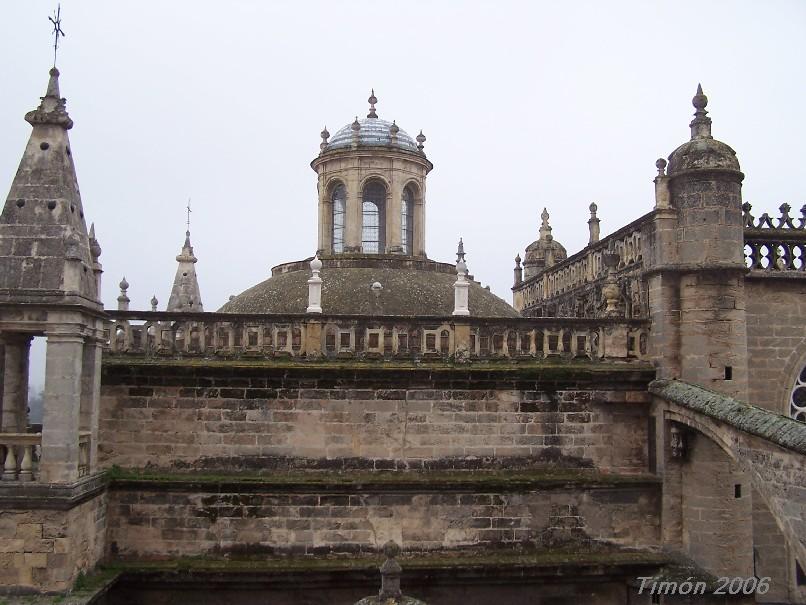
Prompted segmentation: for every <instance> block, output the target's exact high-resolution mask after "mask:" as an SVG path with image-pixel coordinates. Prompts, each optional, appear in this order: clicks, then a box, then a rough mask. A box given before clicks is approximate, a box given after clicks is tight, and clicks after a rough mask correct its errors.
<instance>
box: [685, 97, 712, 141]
mask: <svg viewBox="0 0 806 605" xmlns="http://www.w3.org/2000/svg"><path fill="white" fill-rule="evenodd" d="M691 104H692V105H694V109H695V110H696V111H695V112H694V119H693V120H692V121H691V124H689V126H690V127H691V140H692V141H693V140H694V139H710V138H712V137H711V118H709V117H708V112H707V111H706V110H705V108H706V107H707V106H708V97H706V96H705V94H704V93H703V92H702V85H701V84H697V94H696V95H694V98H693V99H691Z"/></svg>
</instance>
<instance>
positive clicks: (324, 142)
mask: <svg viewBox="0 0 806 605" xmlns="http://www.w3.org/2000/svg"><path fill="white" fill-rule="evenodd" d="M319 136H320V137H322V142H321V143H319V149H321V150H322V151H324V149H325V147H327V140H328V138H330V133H329V132H328V131H327V126H325V128H324V129H323V130H322V132H320V133H319Z"/></svg>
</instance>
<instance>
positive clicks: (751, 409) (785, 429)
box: [649, 380, 806, 454]
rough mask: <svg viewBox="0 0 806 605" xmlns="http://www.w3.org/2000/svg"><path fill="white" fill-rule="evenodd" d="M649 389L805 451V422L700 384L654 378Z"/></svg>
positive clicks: (785, 446) (773, 441)
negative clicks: (744, 401)
mask: <svg viewBox="0 0 806 605" xmlns="http://www.w3.org/2000/svg"><path fill="white" fill-rule="evenodd" d="M649 392H650V393H652V394H653V395H657V396H658V397H660V398H662V399H666V400H667V401H670V402H672V403H676V404H678V405H681V406H683V407H684V408H688V409H691V410H694V411H697V412H700V413H701V414H705V415H706V416H708V417H710V418H713V419H715V420H719V421H720V422H724V423H725V424H728V425H730V426H732V427H734V428H737V429H739V430H741V431H744V432H745V433H749V434H750V435H755V436H757V437H761V438H763V439H766V440H767V441H770V442H772V443H774V444H776V445H779V446H781V447H783V448H785V449H788V450H792V451H794V452H797V453H799V454H806V424H804V423H802V422H798V421H797V420H795V419H793V418H788V417H786V416H783V415H781V414H776V413H774V412H771V411H769V410H765V409H763V408H760V407H756V406H754V405H750V404H747V403H743V402H741V401H738V400H736V399H734V398H733V397H728V396H727V395H722V394H721V393H717V392H715V391H711V390H708V389H705V388H703V387H701V386H697V385H693V384H689V383H687V382H683V381H680V380H654V381H652V382H651V383H650V384H649Z"/></svg>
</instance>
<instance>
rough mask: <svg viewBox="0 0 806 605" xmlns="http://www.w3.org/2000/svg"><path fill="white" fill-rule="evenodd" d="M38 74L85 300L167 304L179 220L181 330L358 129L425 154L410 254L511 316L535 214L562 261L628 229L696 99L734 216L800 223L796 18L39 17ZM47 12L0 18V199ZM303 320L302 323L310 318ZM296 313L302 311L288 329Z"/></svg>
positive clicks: (302, 202)
mask: <svg viewBox="0 0 806 605" xmlns="http://www.w3.org/2000/svg"><path fill="white" fill-rule="evenodd" d="M61 5H62V17H63V28H64V30H65V32H66V33H67V38H66V39H65V40H64V41H63V43H62V48H61V49H60V54H59V61H58V67H59V69H60V71H61V73H62V77H61V92H62V95H63V96H65V97H66V98H67V100H68V104H67V107H68V110H69V112H70V116H71V117H72V118H73V120H74V122H75V127H74V128H73V130H72V131H71V132H70V137H71V142H72V147H73V150H74V158H75V161H76V165H77V170H78V179H79V183H80V185H81V193H82V200H83V203H84V209H85V214H86V216H87V218H88V220H89V221H94V222H95V225H96V230H97V234H98V238H99V240H100V243H101V246H102V248H103V255H102V256H101V262H102V263H103V266H104V287H103V300H104V303H105V304H106V307H107V308H110V309H114V308H116V300H115V299H116V297H117V295H118V288H117V284H118V282H119V281H120V278H121V277H122V276H123V275H124V274H125V275H126V277H127V279H128V281H129V283H130V284H131V287H130V289H129V296H130V298H131V299H132V305H131V306H132V308H133V309H147V308H149V305H148V301H149V299H150V298H151V296H152V294H156V295H157V297H158V299H159V301H160V308H161V309H162V308H164V306H165V304H166V303H167V302H168V294H169V292H170V288H171V285H172V282H173V277H174V272H175V269H176V262H175V260H174V257H175V256H176V255H177V254H178V253H179V250H180V248H181V244H182V241H183V237H184V230H185V211H184V207H185V204H186V202H187V198H188V197H191V198H192V200H193V201H192V207H193V215H192V221H193V222H192V226H191V230H192V239H193V244H194V247H195V251H196V255H197V256H198V257H199V263H198V264H197V270H198V274H199V282H200V285H201V291H202V299H203V302H204V307H205V309H206V310H208V311H214V310H216V309H217V308H218V307H219V306H220V305H222V304H223V303H224V302H226V300H227V298H228V296H229V295H230V294H237V293H239V292H241V291H243V290H244V289H246V288H248V287H250V286H252V285H254V284H256V283H258V282H260V281H262V280H264V279H265V278H266V277H268V276H269V275H270V267H271V266H273V265H276V264H278V263H281V262H284V261H290V260H296V259H300V258H304V257H306V256H309V255H311V254H313V252H314V251H315V248H316V175H315V173H314V172H313V170H311V168H310V166H309V163H310V161H311V160H312V159H313V158H314V157H315V156H316V154H317V153H318V151H319V148H318V145H319V142H320V139H319V132H320V130H322V127H323V126H324V125H327V127H328V129H329V130H330V132H331V133H335V132H336V131H337V130H338V129H339V128H340V127H342V126H343V125H345V124H348V123H350V122H351V121H352V120H353V118H354V117H355V116H356V115H359V116H363V115H366V112H367V103H366V99H367V97H368V96H369V90H370V87H374V88H375V92H376V95H377V96H378V99H379V103H378V114H379V116H380V117H381V118H386V119H390V120H391V119H395V120H397V123H398V125H399V126H400V127H401V128H403V129H404V130H406V131H407V132H408V133H409V134H411V135H412V136H414V135H416V134H417V132H418V131H419V129H420V128H422V129H423V131H424V133H425V135H426V136H427V137H428V140H427V142H426V146H425V152H426V154H427V156H428V158H429V159H430V160H431V161H432V162H433V163H434V166H435V167H434V170H433V171H432V172H431V174H430V175H429V177H428V191H427V198H426V200H427V230H426V244H427V245H426V249H427V251H428V255H429V257H431V258H434V259H436V260H441V261H453V259H454V252H455V249H456V241H457V240H458V238H459V236H460V235H461V236H462V237H463V238H464V241H465V249H466V251H467V253H468V257H467V258H468V264H469V267H470V270H471V272H472V273H473V274H474V275H475V276H476V279H478V280H479V281H481V282H482V283H484V284H485V285H486V284H489V285H490V286H491V287H492V290H493V292H495V293H496V294H498V295H499V296H501V297H502V298H504V299H505V300H507V301H508V302H511V292H510V290H509V288H510V287H511V285H512V268H513V265H514V263H513V258H514V257H515V254H516V253H518V252H520V254H521V255H523V249H524V247H525V246H526V245H527V244H529V243H530V242H531V241H533V240H534V239H536V238H537V229H538V226H539V223H540V218H539V215H540V212H541V210H542V208H543V207H544V206H546V207H548V209H549V212H550V213H551V224H552V226H553V227H554V231H553V234H554V236H555V238H556V239H558V240H559V241H560V242H561V243H563V244H564V245H565V246H566V248H567V249H568V251H569V254H570V253H573V252H575V251H577V250H578V249H580V248H581V247H582V246H584V245H585V243H586V242H587V237H588V235H587V224H586V221H587V219H588V216H589V214H588V210H587V208H588V205H589V204H590V202H591V201H596V202H597V204H598V205H599V216H600V218H601V219H602V234H603V235H604V234H606V233H609V232H611V231H613V230H614V229H616V228H618V227H619V226H621V225H623V224H625V223H626V222H629V221H631V220H633V219H635V218H637V217H639V216H641V215H642V214H644V213H645V212H647V211H649V210H650V209H651V207H652V204H653V185H652V179H653V178H654V176H655V174H656V171H655V167H654V163H655V160H656V159H657V158H658V157H661V156H663V157H666V156H668V155H669V153H671V151H672V150H673V149H674V148H675V147H677V146H678V145H679V144H681V143H683V142H684V141H686V140H687V139H688V138H689V129H688V123H689V121H690V120H691V117H692V113H693V111H694V110H693V107H692V106H691V97H692V96H693V94H694V92H695V89H696V86H697V83H698V82H702V84H703V88H704V91H705V93H706V94H707V95H708V98H709V105H708V110H709V111H710V116H711V118H712V119H713V134H714V136H715V137H716V138H718V139H720V140H722V141H724V142H726V143H728V144H729V145H731V146H732V147H733V148H734V149H735V150H736V151H737V154H738V157H739V160H740V162H741V166H742V170H743V172H744V173H745V174H746V179H745V182H744V199H745V200H746V201H750V202H751V203H752V204H753V205H754V209H755V211H756V212H757V213H760V212H762V211H769V212H771V213H772V212H773V211H776V212H777V208H778V206H779V205H780V204H781V203H782V202H789V203H790V204H791V205H792V206H793V208H795V209H798V210H799V209H800V207H801V205H803V203H804V202H806V190H804V186H803V183H802V178H801V177H800V174H801V173H802V162H803V143H802V141H803V139H804V135H806V120H805V119H804V117H803V106H804V99H805V98H806V79H805V78H804V76H803V74H804V67H803V59H804V57H806V2H803V1H802V0H793V1H789V2H786V1H768V2H763V3H762V2H755V1H746V2H741V1H727V0H726V1H713V2H711V1H709V2H706V1H702V0H700V1H698V2H694V1H686V0H677V1H676V2H663V3H660V2H649V1H636V2H601V1H590V2H581V1H575V2H563V3H560V2H552V3H548V2H546V3H543V2H514V1H513V2H506V1H498V2H468V1H462V2H459V1H456V2H448V1H443V2H427V1H411V0H409V1H407V2H357V1H356V2H334V1H333V0H330V1H321V2H274V3H269V2H258V1H256V0H255V1H251V2H249V1H245V0H240V1H230V2H202V1H199V0H196V1H193V2H190V1H185V2H179V1H172V2H156V1H140V2H109V1H102V0H95V1H91V0H80V1H79V0H63V1H62V2H61ZM54 7H55V2H50V1H47V2H45V1H43V0H24V1H23V0H4V1H3V2H2V4H1V5H0V56H2V57H3V59H2V61H0V70H1V72H0V82H2V95H0V132H2V139H1V140H2V143H1V144H0V190H2V191H3V194H4V195H5V194H6V193H7V192H8V189H9V186H10V184H11V181H12V179H13V176H14V173H15V171H16V169H17V165H18V162H19V159H20V157H21V155H22V152H23V149H24V148H25V144H26V142H27V139H28V136H29V134H30V126H29V125H28V124H27V123H26V122H25V121H24V120H23V115H24V114H25V112H27V111H29V110H31V109H34V108H35V107H36V106H37V104H38V101H39V99H38V97H39V96H40V95H42V94H44V90H45V86H46V83H47V71H48V69H49V68H50V66H51V62H52V48H51V44H52V39H51V37H50V29H49V23H48V21H47V16H48V15H49V14H50V13H51V12H52V10H53V8H54ZM324 305H325V306H326V301H324ZM301 310H302V309H301Z"/></svg>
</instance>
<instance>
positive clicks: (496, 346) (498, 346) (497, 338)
mask: <svg viewBox="0 0 806 605" xmlns="http://www.w3.org/2000/svg"><path fill="white" fill-rule="evenodd" d="M503 350H504V335H503V334H493V352H495V353H500V352H501V351H503Z"/></svg>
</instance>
